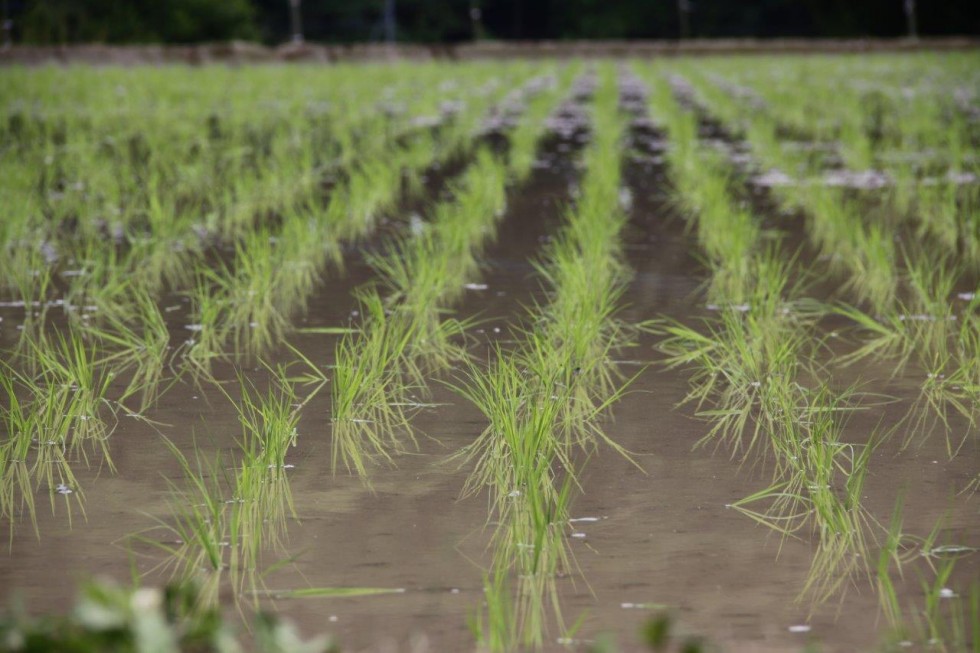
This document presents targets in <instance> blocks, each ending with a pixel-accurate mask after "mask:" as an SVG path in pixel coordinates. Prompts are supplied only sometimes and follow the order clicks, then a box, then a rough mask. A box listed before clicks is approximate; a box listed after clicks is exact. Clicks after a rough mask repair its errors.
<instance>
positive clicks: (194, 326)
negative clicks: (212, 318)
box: [184, 324, 204, 331]
mask: <svg viewBox="0 0 980 653" xmlns="http://www.w3.org/2000/svg"><path fill="white" fill-rule="evenodd" d="M184 328H185V329H187V330H188V331H203V330H204V325H203V324H185V325H184Z"/></svg>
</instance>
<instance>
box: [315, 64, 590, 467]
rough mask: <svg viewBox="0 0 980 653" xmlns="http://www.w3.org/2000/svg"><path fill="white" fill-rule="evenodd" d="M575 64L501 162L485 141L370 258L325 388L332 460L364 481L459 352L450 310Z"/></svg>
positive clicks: (532, 106)
mask: <svg viewBox="0 0 980 653" xmlns="http://www.w3.org/2000/svg"><path fill="white" fill-rule="evenodd" d="M576 70H577V69H576V68H574V67H573V68H568V69H565V70H563V71H561V75H560V78H559V79H558V80H556V83H555V84H554V85H553V86H552V87H551V88H546V89H538V90H539V91H540V92H538V93H537V94H536V95H534V97H532V98H530V99H529V100H528V101H527V108H526V111H525V113H524V115H523V116H522V117H521V118H520V119H519V122H518V125H517V126H516V127H515V128H514V130H513V131H512V132H511V133H510V134H509V138H510V150H509V153H508V156H507V159H506V160H503V159H501V158H499V157H497V156H495V155H493V154H492V153H491V152H490V150H488V149H486V148H481V149H480V150H479V151H478V152H477V154H476V156H475V160H474V162H473V164H472V165H471V166H470V167H469V168H468V169H467V170H466V171H465V172H464V173H463V174H462V175H461V177H460V179H459V180H458V181H457V182H456V183H455V184H453V197H452V199H450V200H447V201H446V202H444V203H440V204H438V205H436V206H435V207H434V208H433V209H432V210H431V216H432V217H431V218H430V220H429V221H427V222H424V223H422V224H423V226H422V228H421V232H420V233H414V232H409V233H407V234H405V235H402V236H399V237H396V238H394V239H392V240H390V241H389V242H388V243H387V244H386V245H385V246H384V247H383V249H382V250H381V251H380V252H379V253H377V254H375V255H372V256H370V257H369V261H370V263H371V265H372V267H373V268H374V270H375V271H376V273H377V275H378V284H379V287H373V286H372V287H369V288H365V289H361V290H360V291H359V301H360V309H359V310H360V313H361V315H362V318H361V320H360V324H359V326H358V328H357V329H356V330H354V331H353V332H351V333H350V334H347V335H346V336H345V337H343V338H342V339H341V340H340V342H339V343H338V345H337V347H336V350H335V362H334V377H333V378H334V382H333V384H332V385H331V399H332V402H331V420H332V425H333V427H332V433H333V438H332V447H333V456H332V466H333V467H334V469H336V467H337V466H338V465H343V466H344V467H345V468H347V469H348V470H349V471H354V472H356V473H357V474H359V475H360V476H362V477H364V478H366V475H367V472H368V467H367V463H368V462H369V461H371V460H384V461H389V462H390V461H391V455H392V454H393V453H396V452H398V451H401V450H403V448H404V444H403V443H402V441H401V438H403V437H404V436H405V435H406V434H407V435H408V436H409V438H411V427H410V425H409V422H408V419H409V417H410V415H411V413H412V412H413V411H414V410H415V409H417V408H419V407H421V404H420V402H419V400H418V399H417V398H415V397H416V396H417V395H418V394H424V393H425V387H424V386H425V377H426V376H428V375H430V374H432V373H434V372H438V371H440V370H444V369H446V368H447V367H448V366H449V365H450V364H451V363H453V362H455V361H459V360H462V359H463V358H465V348H464V347H463V346H462V343H461V341H460V338H461V337H462V336H463V335H464V329H465V326H466V325H465V324H464V323H462V322H460V321H459V320H456V319H453V318H448V317H447V316H446V314H447V311H448V309H449V308H450V307H451V306H452V305H453V303H455V302H456V301H457V300H458V299H459V298H460V297H461V295H462V293H463V292H464V291H465V285H466V284H467V283H472V282H473V281H474V280H476V279H477V274H478V271H479V270H478V268H479V265H478V257H479V255H480V253H481V251H482V249H483V247H484V246H485V245H486V243H487V242H489V240H490V239H492V238H493V235H494V233H495V224H494V223H495V222H496V220H497V219H499V217H500V216H501V215H502V214H503V210H504V208H505V205H506V189H507V184H508V182H513V183H516V184H519V183H521V182H522V181H523V180H524V179H525V178H526V176H527V174H528V172H529V170H530V163H529V162H530V161H533V152H534V150H535V149H536V147H537V144H538V141H539V140H540V139H541V137H542V136H543V134H544V133H545V131H546V118H547V116H548V115H549V114H550V113H551V112H552V111H553V109H554V107H555V106H556V105H557V103H558V101H559V100H560V99H561V97H562V95H563V94H564V93H565V92H567V88H568V85H569V84H570V82H571V79H572V76H573V75H574V74H576Z"/></svg>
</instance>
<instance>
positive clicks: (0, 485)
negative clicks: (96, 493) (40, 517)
mask: <svg viewBox="0 0 980 653" xmlns="http://www.w3.org/2000/svg"><path fill="white" fill-rule="evenodd" d="M0 385H2V391H3V393H4V395H5V401H4V405H3V406H2V407H0V419H2V422H0V424H2V426H3V431H4V439H3V442H2V444H0V517H2V518H4V519H6V520H8V522H9V525H10V538H11V543H12V542H13V536H14V530H15V527H16V524H17V521H18V519H19V518H21V517H25V516H26V518H27V519H29V520H30V522H31V524H32V526H33V530H34V533H35V535H36V536H38V537H40V531H39V530H38V525H37V511H36V510H37V509H36V504H35V499H34V497H35V494H36V493H37V491H38V489H40V488H41V487H42V486H45V487H46V488H47V490H48V492H49V493H50V497H51V510H52V512H53V511H54V509H55V499H56V497H55V495H56V494H57V495H60V496H62V497H63V498H64V502H65V508H66V509H67V511H68V518H69V522H70V520H71V514H72V513H71V510H72V505H73V504H74V505H76V506H77V507H79V508H80V509H81V510H82V512H83V514H84V507H83V506H82V501H83V498H84V493H83V491H82V489H81V487H80V485H79V483H78V481H77V479H76V478H75V474H74V472H73V471H72V468H71V461H70V460H69V452H68V443H69V441H70V432H71V416H70V415H69V412H68V411H69V410H70V406H68V405H67V404H68V402H69V398H68V395H67V394H64V393H47V392H44V390H43V388H40V387H38V386H37V385H36V384H34V382H33V381H32V380H31V379H29V378H27V377H25V376H23V375H22V374H20V373H18V372H15V371H14V370H13V369H11V368H10V367H8V366H7V365H6V364H4V365H3V373H2V374H0Z"/></svg>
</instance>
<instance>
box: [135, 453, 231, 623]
mask: <svg viewBox="0 0 980 653" xmlns="http://www.w3.org/2000/svg"><path fill="white" fill-rule="evenodd" d="M164 442H165V443H166V445H167V448H168V449H169V450H170V452H171V454H172V455H173V456H174V459H175V460H177V462H178V463H179V464H180V468H181V471H182V473H183V475H184V478H185V479H186V487H181V486H179V485H178V484H177V483H176V482H174V481H173V480H171V479H167V484H168V485H169V486H170V493H171V499H170V513H171V518H170V519H169V520H158V523H159V526H160V527H161V528H163V529H164V530H165V531H167V532H168V533H170V534H171V535H172V536H173V542H165V541H162V540H159V539H148V538H145V537H138V538H137V539H139V540H141V541H145V542H147V543H149V544H150V545H152V546H154V547H156V548H158V549H159V550H161V551H163V552H164V553H166V554H167V559H166V560H164V562H163V563H162V565H163V566H164V568H169V569H170V570H171V573H172V575H173V576H174V577H175V578H178V579H180V580H182V581H193V582H195V583H198V584H199V586H200V587H201V601H202V603H204V604H208V605H213V604H214V603H215V602H216V601H217V598H218V592H219V589H220V586H221V579H222V577H223V574H224V571H225V570H226V569H227V568H228V562H227V560H228V556H227V555H226V553H225V551H226V550H231V548H232V546H231V544H232V542H231V538H232V535H233V533H232V532H230V531H229V520H228V512H229V505H230V504H228V503H227V502H226V501H225V499H224V496H225V494H226V492H227V488H228V487H229V486H230V485H231V481H230V479H228V478H227V475H226V473H225V470H224V462H223V460H222V459H221V457H220V456H218V457H216V458H215V459H214V460H211V461H205V460H203V459H202V458H201V456H200V453H199V452H198V451H196V450H195V457H196V460H195V463H193V464H192V463H191V462H190V461H188V460H187V457H186V456H184V454H183V452H182V451H181V450H180V449H179V448H178V447H177V445H175V444H174V443H173V442H171V441H170V440H167V439H164Z"/></svg>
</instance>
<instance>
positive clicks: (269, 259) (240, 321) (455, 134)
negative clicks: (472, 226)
mask: <svg viewBox="0 0 980 653" xmlns="http://www.w3.org/2000/svg"><path fill="white" fill-rule="evenodd" d="M515 81H516V82H518V83H520V82H521V81H522V80H521V78H518V79H517V80H515ZM479 89H482V90H480V92H479V93H477V94H476V97H475V98H468V99H467V101H466V103H465V104H462V105H459V106H455V107H453V114H452V116H451V119H449V120H448V121H447V122H446V124H444V125H442V126H441V127H439V128H438V130H437V136H436V138H435V139H431V138H430V137H429V135H428V134H427V133H424V132H422V133H419V134H416V135H415V137H413V138H412V139H411V140H410V141H409V142H408V144H407V146H406V145H404V144H400V143H398V142H397V141H393V142H392V143H391V144H392V145H394V146H395V147H394V149H391V148H389V149H387V150H384V151H381V152H379V153H378V154H377V156H376V157H374V158H370V159H365V160H363V161H360V162H359V163H358V164H357V168H356V170H357V172H360V174H357V172H355V174H353V175H351V176H349V178H348V181H347V183H346V184H339V185H338V187H336V188H335V189H334V192H333V193H332V194H331V201H330V203H329V204H328V205H327V206H326V208H325V210H324V211H323V213H322V214H320V215H319V216H317V220H315V221H311V220H309V218H306V219H305V220H304V219H303V218H304V217H305V216H304V215H303V214H302V213H301V214H300V215H299V216H295V217H292V216H291V217H289V218H288V220H287V222H286V224H285V226H284V228H283V229H282V230H281V231H280V232H279V233H276V234H274V238H269V237H268V236H267V234H263V233H261V232H256V233H254V234H253V235H252V237H251V238H249V239H246V240H245V241H243V242H242V243H241V244H240V245H239V246H238V250H237V251H236V256H235V259H234V260H235V266H234V268H233V270H231V271H230V272H229V273H228V274H222V275H221V276H220V277H218V278H217V279H216V280H215V281H214V283H212V291H211V292H210V293H208V295H207V301H208V305H209V308H210V304H211V303H212V302H214V301H223V302H224V304H225V306H226V307H227V308H225V310H224V311H221V310H218V311H215V310H209V311H207V313H208V314H209V315H213V314H215V313H217V314H218V315H219V316H221V317H222V318H223V319H222V321H223V323H224V324H226V325H230V327H229V326H226V327H225V328H226V329H228V328H231V329H233V338H234V344H235V347H234V349H235V351H236V352H242V351H244V352H253V353H261V352H263V351H266V350H268V348H269V346H270V345H271V344H272V343H274V342H276V341H278V340H279V339H280V338H281V336H282V335H283V333H284V331H285V329H286V327H287V325H288V323H289V318H290V316H291V315H292V314H293V313H294V312H295V311H296V309H297V308H298V307H301V306H302V302H303V300H304V299H305V297H306V296H307V295H308V294H309V290H310V288H311V287H312V285H313V281H314V279H315V277H314V272H315V271H316V270H319V269H321V268H322V265H320V264H319V263H321V261H323V260H324V259H326V258H327V255H328V252H329V251H330V250H329V249H325V248H324V247H323V243H328V244H330V245H331V246H333V247H336V244H337V242H338V240H339V239H351V238H353V239H357V238H360V237H363V236H364V235H365V234H367V233H369V232H370V231H371V229H372V228H373V226H374V224H375V220H376V218H377V217H378V215H379V214H380V213H381V212H382V211H385V210H390V209H391V208H393V207H394V205H395V204H396V202H397V201H398V200H399V198H400V197H403V196H404V194H405V192H406V191H407V192H408V193H409V194H412V193H418V191H419V190H420V185H419V183H418V178H419V175H421V174H422V173H423V172H424V171H425V170H427V169H429V168H431V167H433V166H443V165H445V164H446V163H448V162H449V161H450V160H452V159H453V158H458V157H462V156H465V155H466V154H467V153H468V152H469V150H470V147H471V146H472V144H473V135H474V133H475V132H476V131H477V129H478V126H479V124H480V121H481V120H482V119H483V118H484V114H485V112H486V106H487V105H488V104H489V105H491V106H493V105H494V104H495V103H496V102H497V101H498V100H499V99H500V97H501V96H502V95H503V94H504V93H505V92H506V91H507V90H508V87H507V86H503V85H492V86H487V87H479ZM402 140H404V139H402ZM317 243H320V246H319V247H317V245H316V244H317ZM307 250H312V252H311V254H312V257H316V258H313V260H310V259H311V256H307V257H304V256H303V254H304V253H306V251H307ZM267 254H268V255H267ZM273 271H274V272H273ZM256 284H259V287H256ZM215 286H217V287H215ZM215 291H217V292H215ZM254 297H269V298H275V299H274V300H272V299H270V300H269V302H268V303H265V304H263V303H258V302H255V301H253V300H252V299H251V298H254ZM275 302H278V305H277V304H276V303H275ZM222 313H224V315H222Z"/></svg>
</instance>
